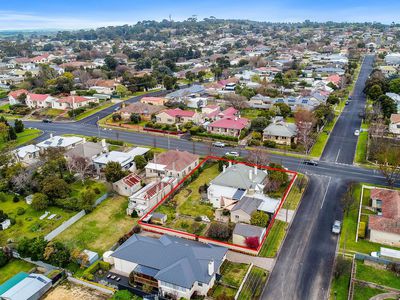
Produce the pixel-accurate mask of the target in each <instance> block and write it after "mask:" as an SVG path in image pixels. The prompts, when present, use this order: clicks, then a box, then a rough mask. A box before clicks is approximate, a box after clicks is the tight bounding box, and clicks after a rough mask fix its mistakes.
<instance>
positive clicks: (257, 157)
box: [246, 148, 271, 166]
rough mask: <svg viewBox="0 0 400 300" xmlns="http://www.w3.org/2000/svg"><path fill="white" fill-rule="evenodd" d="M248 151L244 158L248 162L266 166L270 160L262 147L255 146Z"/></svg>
mask: <svg viewBox="0 0 400 300" xmlns="http://www.w3.org/2000/svg"><path fill="white" fill-rule="evenodd" d="M248 153H249V154H248V155H247V158H246V160H247V161H248V162H250V163H253V164H256V165H262V166H267V165H268V164H269V163H270V162H271V159H270V156H269V154H268V152H267V151H266V150H264V149H260V148H256V149H254V150H249V152H248Z"/></svg>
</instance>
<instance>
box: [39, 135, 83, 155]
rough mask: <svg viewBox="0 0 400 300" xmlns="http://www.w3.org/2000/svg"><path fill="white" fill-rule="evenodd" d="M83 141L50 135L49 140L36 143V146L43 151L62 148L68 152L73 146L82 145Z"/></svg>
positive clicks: (76, 137) (79, 138)
mask: <svg viewBox="0 0 400 300" xmlns="http://www.w3.org/2000/svg"><path fill="white" fill-rule="evenodd" d="M83 142H84V139H83V138H81V137H78V136H53V135H52V134H50V138H48V139H47V140H44V141H43V142H40V143H38V144H37V145H36V146H37V147H39V148H40V150H41V151H44V150H46V149H49V148H63V149H65V150H70V149H72V148H74V147H75V146H77V145H79V144H82V143H83Z"/></svg>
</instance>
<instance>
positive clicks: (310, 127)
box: [294, 109, 315, 155]
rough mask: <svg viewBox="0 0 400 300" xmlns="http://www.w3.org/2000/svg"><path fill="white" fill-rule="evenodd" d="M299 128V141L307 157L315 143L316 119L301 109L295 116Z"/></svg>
mask: <svg viewBox="0 0 400 300" xmlns="http://www.w3.org/2000/svg"><path fill="white" fill-rule="evenodd" d="M294 118H295V121H296V126H297V140H298V142H299V143H300V144H301V145H303V147H304V151H305V153H306V155H308V154H309V152H310V150H311V147H312V146H313V145H314V142H315V132H314V125H315V117H314V116H313V114H312V113H311V112H310V111H308V110H305V109H300V110H298V111H296V113H295V114H294Z"/></svg>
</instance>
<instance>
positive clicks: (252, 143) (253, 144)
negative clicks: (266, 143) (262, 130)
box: [249, 139, 261, 146]
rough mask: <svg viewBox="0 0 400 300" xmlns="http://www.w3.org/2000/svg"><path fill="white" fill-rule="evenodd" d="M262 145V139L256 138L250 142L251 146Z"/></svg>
mask: <svg viewBox="0 0 400 300" xmlns="http://www.w3.org/2000/svg"><path fill="white" fill-rule="evenodd" d="M260 145H261V141H260V140H256V139H251V140H250V142H249V146H260Z"/></svg>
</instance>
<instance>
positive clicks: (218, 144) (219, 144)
mask: <svg viewBox="0 0 400 300" xmlns="http://www.w3.org/2000/svg"><path fill="white" fill-rule="evenodd" d="M212 145H213V146H214V147H220V148H224V147H225V144H224V143H222V142H214V143H212Z"/></svg>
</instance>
